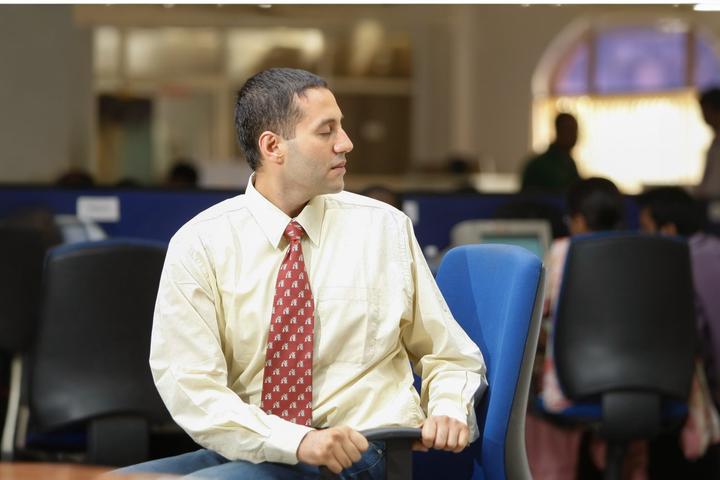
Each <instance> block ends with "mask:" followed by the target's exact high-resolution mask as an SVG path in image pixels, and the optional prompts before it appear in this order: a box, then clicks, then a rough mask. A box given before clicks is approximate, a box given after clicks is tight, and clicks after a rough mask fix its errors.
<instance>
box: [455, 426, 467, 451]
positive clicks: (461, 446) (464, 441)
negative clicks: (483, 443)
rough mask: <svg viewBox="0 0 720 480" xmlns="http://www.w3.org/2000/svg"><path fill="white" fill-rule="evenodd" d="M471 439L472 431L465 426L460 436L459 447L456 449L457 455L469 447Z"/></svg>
mask: <svg viewBox="0 0 720 480" xmlns="http://www.w3.org/2000/svg"><path fill="white" fill-rule="evenodd" d="M469 438H470V429H469V428H468V427H467V425H463V426H462V428H461V429H460V434H459V435H458V446H457V448H456V449H455V453H459V452H462V451H463V450H465V448H466V447H467V446H468V440H469Z"/></svg>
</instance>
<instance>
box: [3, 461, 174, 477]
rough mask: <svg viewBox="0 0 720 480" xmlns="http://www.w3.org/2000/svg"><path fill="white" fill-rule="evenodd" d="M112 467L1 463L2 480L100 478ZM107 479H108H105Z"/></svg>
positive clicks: (139, 475) (141, 475)
mask: <svg viewBox="0 0 720 480" xmlns="http://www.w3.org/2000/svg"><path fill="white" fill-rule="evenodd" d="M110 470H112V468H109V467H97V466H91V465H70V464H64V463H57V464H54V463H5V462H3V463H0V480H98V479H99V478H100V475H102V474H103V473H106V472H109V471H110ZM109 478H117V479H118V480H173V479H177V478H180V477H176V476H174V475H165V474H162V475H159V474H148V473H143V474H135V475H118V476H116V477H109ZM103 480H106V479H103Z"/></svg>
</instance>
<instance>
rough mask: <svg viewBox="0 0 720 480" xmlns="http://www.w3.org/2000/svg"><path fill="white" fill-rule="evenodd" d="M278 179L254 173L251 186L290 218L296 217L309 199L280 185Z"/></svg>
mask: <svg viewBox="0 0 720 480" xmlns="http://www.w3.org/2000/svg"><path fill="white" fill-rule="evenodd" d="M281 183H282V182H280V181H279V180H278V179H274V178H272V177H269V176H266V175H262V174H260V175H259V174H258V173H257V172H256V173H255V181H254V182H253V186H254V187H255V190H257V191H258V193H260V194H261V195H262V196H263V197H265V198H266V199H267V200H268V201H269V202H270V203H272V204H273V205H275V206H276V207H278V208H279V209H280V210H282V211H283V212H285V215H287V216H288V217H290V218H295V217H297V216H298V215H299V214H300V212H301V211H302V209H303V208H305V205H307V204H308V202H309V201H310V200H311V199H310V198H307V195H301V194H298V192H296V191H294V190H293V188H291V187H289V186H286V185H282V184H281Z"/></svg>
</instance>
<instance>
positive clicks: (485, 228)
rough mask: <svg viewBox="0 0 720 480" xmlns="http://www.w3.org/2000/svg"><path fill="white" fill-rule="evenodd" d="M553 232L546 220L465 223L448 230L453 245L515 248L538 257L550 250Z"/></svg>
mask: <svg viewBox="0 0 720 480" xmlns="http://www.w3.org/2000/svg"><path fill="white" fill-rule="evenodd" d="M551 240H552V230H551V227H550V222H548V221H547V220H466V221H464V222H460V223H458V224H456V225H455V226H454V227H453V228H452V230H451V231H450V243H451V245H452V246H456V245H466V244H471V243H502V244H509V245H518V246H520V247H523V248H526V249H527V250H530V251H531V252H532V253H534V254H535V255H537V256H538V257H540V258H544V256H545V252H547V250H548V249H549V248H550V242H551Z"/></svg>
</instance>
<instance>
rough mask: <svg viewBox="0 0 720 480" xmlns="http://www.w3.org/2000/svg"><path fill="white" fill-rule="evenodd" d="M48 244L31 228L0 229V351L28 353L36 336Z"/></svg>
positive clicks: (40, 234) (39, 233) (38, 232)
mask: <svg viewBox="0 0 720 480" xmlns="http://www.w3.org/2000/svg"><path fill="white" fill-rule="evenodd" d="M45 248H46V245H45V240H44V237H43V235H42V233H41V232H40V231H38V230H34V229H30V228H15V227H0V351H3V352H6V353H11V354H15V353H21V352H24V351H26V350H27V349H28V348H29V347H30V345H31V343H32V341H33V337H34V334H35V325H36V323H37V314H38V313H39V312H38V308H37V306H38V305H39V304H40V288H41V284H42V269H43V260H44V258H45Z"/></svg>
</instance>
